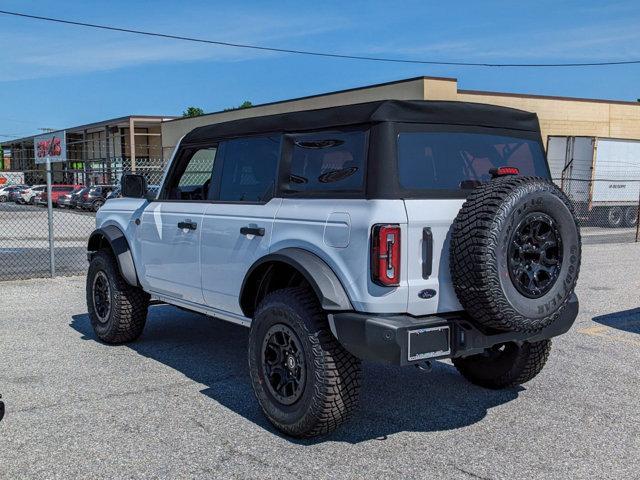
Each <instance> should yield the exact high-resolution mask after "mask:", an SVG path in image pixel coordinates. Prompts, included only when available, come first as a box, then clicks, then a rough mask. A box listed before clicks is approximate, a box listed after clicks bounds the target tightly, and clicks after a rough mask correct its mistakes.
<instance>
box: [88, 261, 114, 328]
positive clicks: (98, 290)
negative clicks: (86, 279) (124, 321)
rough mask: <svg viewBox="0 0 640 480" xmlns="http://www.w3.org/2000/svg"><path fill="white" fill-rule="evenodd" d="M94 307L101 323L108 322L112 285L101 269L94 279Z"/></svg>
mask: <svg viewBox="0 0 640 480" xmlns="http://www.w3.org/2000/svg"><path fill="white" fill-rule="evenodd" d="M92 291H93V308H94V311H95V313H96V317H98V321H99V322H100V323H106V322H107V321H108V320H109V314H110V313H111V287H110V286H109V279H108V278H107V275H106V274H105V273H104V271H102V270H100V271H99V272H97V273H96V275H95V277H94V279H93V289H92Z"/></svg>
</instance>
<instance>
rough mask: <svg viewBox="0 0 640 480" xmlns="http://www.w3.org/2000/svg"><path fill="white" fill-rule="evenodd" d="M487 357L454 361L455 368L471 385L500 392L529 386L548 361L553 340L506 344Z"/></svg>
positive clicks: (493, 350)
mask: <svg viewBox="0 0 640 480" xmlns="http://www.w3.org/2000/svg"><path fill="white" fill-rule="evenodd" d="M499 348H501V349H502V350H500V349H498V348H495V349H489V350H488V351H487V352H486V353H483V354H479V355H472V356H470V357H466V358H454V359H453V364H454V365H455V367H456V368H457V369H458V371H459V372H460V373H461V374H462V375H463V376H464V377H465V378H466V379H467V380H469V381H470V382H471V383H474V384H476V385H479V386H481V387H485V388H492V389H501V388H509V387H514V386H516V385H521V384H523V383H525V382H528V381H529V380H531V379H532V378H533V377H535V376H536V375H538V373H540V371H541V370H542V368H543V367H544V365H545V364H546V363H547V359H548V358H549V352H550V351H551V340H541V341H539V342H533V343H529V342H524V343H522V344H520V345H518V344H516V343H507V344H504V345H501V346H500V347H499Z"/></svg>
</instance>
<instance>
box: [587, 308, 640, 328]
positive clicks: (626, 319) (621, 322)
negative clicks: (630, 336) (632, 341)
mask: <svg viewBox="0 0 640 480" xmlns="http://www.w3.org/2000/svg"><path fill="white" fill-rule="evenodd" d="M592 320H593V321H594V322H596V323H600V324H601V325H605V326H607V327H611V328H616V329H618V330H623V331H625V332H630V333H638V334H640V308H632V309H630V310H621V311H619V312H613V313H607V314H606V315H599V316H597V317H593V318H592Z"/></svg>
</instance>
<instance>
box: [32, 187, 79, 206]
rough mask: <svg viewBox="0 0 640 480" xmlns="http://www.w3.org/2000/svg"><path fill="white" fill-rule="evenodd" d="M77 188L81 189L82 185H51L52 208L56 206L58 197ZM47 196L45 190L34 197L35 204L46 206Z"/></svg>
mask: <svg viewBox="0 0 640 480" xmlns="http://www.w3.org/2000/svg"><path fill="white" fill-rule="evenodd" d="M78 187H82V185H52V186H51V204H52V205H53V206H54V207H57V206H58V200H59V199H60V197H62V196H64V195H67V194H68V193H70V192H72V191H73V190H75V189H76V188H78ZM48 198H49V195H48V193H47V189H46V188H45V189H44V190H43V191H42V194H40V195H39V196H38V197H36V203H39V204H44V205H46V204H47V200H48Z"/></svg>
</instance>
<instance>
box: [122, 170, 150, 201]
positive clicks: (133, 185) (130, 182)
mask: <svg viewBox="0 0 640 480" xmlns="http://www.w3.org/2000/svg"><path fill="white" fill-rule="evenodd" d="M120 188H121V192H122V196H123V197H128V198H145V196H146V195H147V179H146V178H144V176H142V175H135V174H133V173H127V174H125V175H123V176H122V180H121V181H120Z"/></svg>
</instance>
